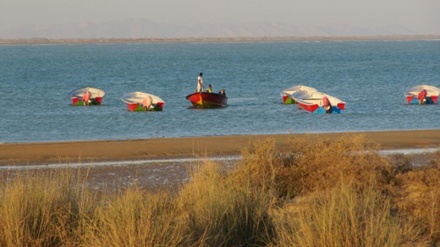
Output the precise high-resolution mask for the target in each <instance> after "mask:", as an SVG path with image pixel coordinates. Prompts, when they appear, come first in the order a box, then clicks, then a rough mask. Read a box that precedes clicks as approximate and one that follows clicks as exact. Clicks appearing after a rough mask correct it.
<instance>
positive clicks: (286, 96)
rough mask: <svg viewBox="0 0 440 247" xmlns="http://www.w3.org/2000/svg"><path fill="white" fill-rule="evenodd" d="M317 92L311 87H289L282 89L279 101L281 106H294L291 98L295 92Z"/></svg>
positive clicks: (294, 101) (294, 102)
mask: <svg viewBox="0 0 440 247" xmlns="http://www.w3.org/2000/svg"><path fill="white" fill-rule="evenodd" d="M316 91H317V90H316V89H315V88H313V87H308V86H304V85H296V86H293V87H289V88H286V89H284V90H283V91H282V92H281V93H280V96H281V99H282V100H283V104H296V99H295V98H293V97H292V95H293V94H294V93H297V92H310V93H311V92H316Z"/></svg>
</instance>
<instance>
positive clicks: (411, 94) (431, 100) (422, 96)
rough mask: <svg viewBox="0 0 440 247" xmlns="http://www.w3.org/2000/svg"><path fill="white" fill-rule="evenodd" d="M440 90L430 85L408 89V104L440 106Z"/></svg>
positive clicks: (406, 95) (406, 94)
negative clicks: (439, 100)
mask: <svg viewBox="0 0 440 247" xmlns="http://www.w3.org/2000/svg"><path fill="white" fill-rule="evenodd" d="M439 94H440V88H438V87H434V86H430V85H418V86H414V87H411V88H408V89H407V90H406V92H405V97H406V102H407V103H408V104H420V105H423V104H427V105H430V104H438V96H439Z"/></svg>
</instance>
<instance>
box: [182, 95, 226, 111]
mask: <svg viewBox="0 0 440 247" xmlns="http://www.w3.org/2000/svg"><path fill="white" fill-rule="evenodd" d="M186 99H187V100H189V101H190V102H191V104H192V105H193V106H194V107H196V108H219V107H226V106H227V105H228V97H226V96H225V95H222V94H217V93H206V92H198V93H193V94H190V95H188V96H186Z"/></svg>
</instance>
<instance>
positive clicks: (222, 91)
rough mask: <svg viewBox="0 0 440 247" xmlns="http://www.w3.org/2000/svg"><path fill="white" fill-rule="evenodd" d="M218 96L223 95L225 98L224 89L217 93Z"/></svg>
mask: <svg viewBox="0 0 440 247" xmlns="http://www.w3.org/2000/svg"><path fill="white" fill-rule="evenodd" d="M218 94H221V95H224V96H226V92H225V89H224V88H222V90H220V92H218Z"/></svg>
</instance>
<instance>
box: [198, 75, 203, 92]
mask: <svg viewBox="0 0 440 247" xmlns="http://www.w3.org/2000/svg"><path fill="white" fill-rule="evenodd" d="M202 77H203V73H200V74H199V77H197V92H203V79H202Z"/></svg>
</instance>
